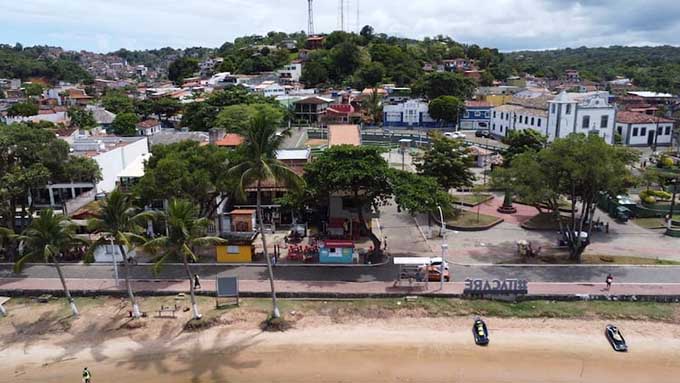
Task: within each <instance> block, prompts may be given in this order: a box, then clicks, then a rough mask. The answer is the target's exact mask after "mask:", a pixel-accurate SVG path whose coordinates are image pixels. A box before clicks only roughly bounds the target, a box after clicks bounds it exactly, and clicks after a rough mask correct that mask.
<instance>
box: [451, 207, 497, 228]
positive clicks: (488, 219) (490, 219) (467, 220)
mask: <svg viewBox="0 0 680 383" xmlns="http://www.w3.org/2000/svg"><path fill="white" fill-rule="evenodd" d="M498 219H499V218H498V217H494V216H491V215H485V214H479V215H477V212H472V211H467V210H461V211H460V212H459V213H458V215H457V216H456V217H450V218H446V223H447V224H449V225H452V226H458V227H483V226H488V225H491V224H492V223H494V222H496V221H498Z"/></svg>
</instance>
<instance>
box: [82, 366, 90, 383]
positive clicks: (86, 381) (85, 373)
mask: <svg viewBox="0 0 680 383" xmlns="http://www.w3.org/2000/svg"><path fill="white" fill-rule="evenodd" d="M91 380H92V374H91V373H90V370H88V369H87V367H85V368H84V369H83V383H90V382H91Z"/></svg>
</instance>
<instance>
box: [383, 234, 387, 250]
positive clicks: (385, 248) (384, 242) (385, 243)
mask: <svg viewBox="0 0 680 383" xmlns="http://www.w3.org/2000/svg"><path fill="white" fill-rule="evenodd" d="M383 245H384V247H383V250H385V251H387V236H385V239H384V240H383Z"/></svg>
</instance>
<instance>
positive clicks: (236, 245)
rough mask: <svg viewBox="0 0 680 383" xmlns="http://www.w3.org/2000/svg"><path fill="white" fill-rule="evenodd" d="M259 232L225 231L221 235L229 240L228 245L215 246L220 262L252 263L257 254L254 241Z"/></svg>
mask: <svg viewBox="0 0 680 383" xmlns="http://www.w3.org/2000/svg"><path fill="white" fill-rule="evenodd" d="M257 234H258V233H257V232H256V231H255V232H232V233H224V234H222V235H221V236H220V237H222V238H223V239H226V240H227V244H226V245H217V246H215V256H216V258H217V262H218V263H251V262H252V261H253V255H255V246H253V242H254V241H255V238H257Z"/></svg>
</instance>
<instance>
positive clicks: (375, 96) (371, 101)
mask: <svg viewBox="0 0 680 383" xmlns="http://www.w3.org/2000/svg"><path fill="white" fill-rule="evenodd" d="M361 105H362V106H363V108H364V110H365V111H366V114H367V115H368V118H369V119H370V123H371V124H373V125H380V123H381V122H382V116H383V104H382V96H381V95H380V93H378V90H377V89H375V88H373V91H372V92H371V93H370V94H369V95H368V97H366V98H365V99H364V100H363V101H362V102H361Z"/></svg>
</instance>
